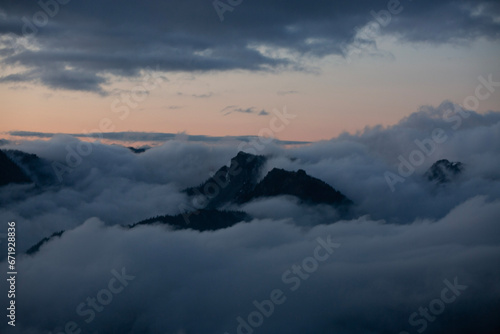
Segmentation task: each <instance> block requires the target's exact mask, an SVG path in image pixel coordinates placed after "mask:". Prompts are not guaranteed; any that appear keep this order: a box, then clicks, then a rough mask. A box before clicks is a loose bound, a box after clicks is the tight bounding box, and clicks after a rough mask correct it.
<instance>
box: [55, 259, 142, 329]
mask: <svg viewBox="0 0 500 334" xmlns="http://www.w3.org/2000/svg"><path fill="white" fill-rule="evenodd" d="M111 275H112V277H111V279H110V280H109V281H108V285H107V288H104V289H101V290H99V291H98V292H97V294H96V295H95V297H94V296H92V297H87V299H86V300H85V302H81V303H80V304H78V305H77V307H76V314H77V315H78V316H80V317H81V318H82V319H83V320H84V322H85V323H86V324H90V323H91V322H92V321H94V319H95V318H96V317H97V313H100V312H103V311H104V310H105V308H106V306H108V305H109V304H111V302H112V301H113V298H114V296H116V295H118V294H120V293H122V292H123V290H124V289H125V288H126V287H127V286H128V285H129V282H131V281H133V280H134V279H135V276H131V275H128V274H127V273H126V270H125V268H122V270H121V272H118V271H117V270H115V269H113V270H111ZM96 312H97V313H96ZM81 333H90V331H88V330H87V331H82V327H81V326H80V325H79V324H78V323H77V322H76V321H68V322H67V323H66V324H65V325H64V327H63V329H62V330H60V331H57V332H49V334H81Z"/></svg>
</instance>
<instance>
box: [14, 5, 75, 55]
mask: <svg viewBox="0 0 500 334" xmlns="http://www.w3.org/2000/svg"><path fill="white" fill-rule="evenodd" d="M70 1H71V0H45V1H44V0H40V1H38V2H37V4H38V6H39V7H40V10H39V11H37V12H35V13H34V14H33V15H32V16H31V17H27V16H23V17H22V18H21V21H22V22H23V26H22V28H21V33H22V35H21V36H18V35H17V34H14V33H10V34H9V35H10V39H11V42H12V47H13V48H14V49H17V48H18V47H19V45H18V44H17V43H15V42H16V40H17V38H19V37H34V36H36V35H37V34H38V32H39V30H40V29H41V28H43V27H45V26H46V25H47V24H48V23H49V21H50V19H51V18H54V17H55V16H56V15H57V14H59V11H60V9H61V5H67V4H68V3H69V2H70Z"/></svg>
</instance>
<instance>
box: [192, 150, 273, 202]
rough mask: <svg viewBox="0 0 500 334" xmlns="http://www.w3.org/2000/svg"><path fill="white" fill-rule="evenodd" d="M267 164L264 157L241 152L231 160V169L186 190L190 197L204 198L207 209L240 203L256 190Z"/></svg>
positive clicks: (222, 168)
mask: <svg viewBox="0 0 500 334" xmlns="http://www.w3.org/2000/svg"><path fill="white" fill-rule="evenodd" d="M265 162H266V158H265V157H263V156H260V155H252V154H248V153H244V152H239V153H238V155H237V156H235V157H234V158H232V159H231V164H230V166H229V167H227V166H223V167H221V168H220V169H219V170H218V171H217V172H216V173H215V174H214V175H213V176H212V177H211V178H209V179H208V180H207V181H205V182H204V183H202V184H201V185H200V186H198V187H194V188H189V189H186V192H187V194H188V195H190V196H202V197H203V198H204V199H205V201H206V203H205V204H206V205H205V208H207V209H213V208H218V207H220V206H222V205H224V204H226V203H230V202H240V201H241V199H242V198H243V197H245V196H246V195H247V194H248V193H249V192H250V191H252V190H253V189H254V188H255V186H256V184H257V181H258V179H259V177H260V173H261V171H262V168H263V167H264V164H265Z"/></svg>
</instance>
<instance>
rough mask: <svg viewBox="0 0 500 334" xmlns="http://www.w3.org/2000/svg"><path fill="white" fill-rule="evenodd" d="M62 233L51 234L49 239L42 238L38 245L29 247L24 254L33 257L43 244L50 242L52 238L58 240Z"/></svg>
mask: <svg viewBox="0 0 500 334" xmlns="http://www.w3.org/2000/svg"><path fill="white" fill-rule="evenodd" d="M63 233H64V231H59V232H55V233H53V234H52V235H51V236H50V237H46V238H43V239H42V240H40V241H39V242H38V243H36V244H35V245H33V246H31V247H30V248H29V249H28V250H27V251H26V254H28V255H33V254H35V253H37V252H38V251H39V250H40V247H42V246H43V245H44V244H46V243H48V242H49V241H50V240H52V239H54V238H60V237H61V236H62V235H63Z"/></svg>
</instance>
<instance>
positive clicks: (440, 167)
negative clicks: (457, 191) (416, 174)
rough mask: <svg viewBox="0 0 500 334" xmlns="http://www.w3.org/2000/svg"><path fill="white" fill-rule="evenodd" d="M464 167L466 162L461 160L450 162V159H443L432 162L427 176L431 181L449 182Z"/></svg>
mask: <svg viewBox="0 0 500 334" xmlns="http://www.w3.org/2000/svg"><path fill="white" fill-rule="evenodd" d="M464 168H465V167H464V164H463V163H461V162H450V161H449V160H448V159H441V160H438V161H436V162H435V163H434V164H432V166H431V167H430V168H429V169H428V170H427V172H426V173H425V176H426V177H427V179H428V180H429V181H434V182H436V183H438V184H444V183H449V182H451V181H452V180H454V179H456V178H457V177H458V176H459V175H460V174H461V173H462V172H463V170H464Z"/></svg>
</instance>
